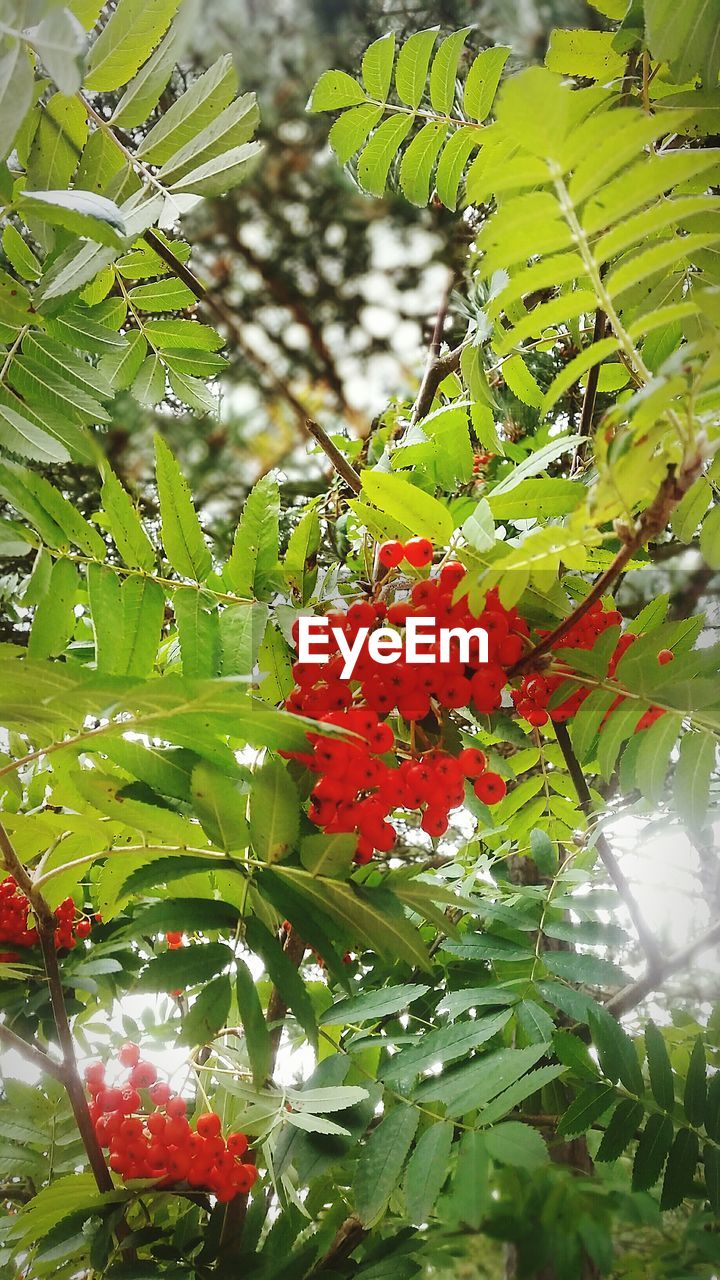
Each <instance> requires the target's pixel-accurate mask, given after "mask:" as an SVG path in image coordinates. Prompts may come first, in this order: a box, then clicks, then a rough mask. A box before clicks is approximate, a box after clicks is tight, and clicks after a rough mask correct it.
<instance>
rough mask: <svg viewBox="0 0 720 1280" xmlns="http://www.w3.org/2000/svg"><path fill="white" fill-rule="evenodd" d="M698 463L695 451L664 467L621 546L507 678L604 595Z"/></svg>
mask: <svg viewBox="0 0 720 1280" xmlns="http://www.w3.org/2000/svg"><path fill="white" fill-rule="evenodd" d="M702 463H703V458H702V455H701V454H700V453H697V454H696V455H695V456H694V457H693V458H692V459H691V460H690V461H687V462H685V464H684V465H683V467H682V470H681V471H680V472H679V473H676V469H675V466H674V465H672V466H669V467H668V470H667V475H666V476H665V479H664V480H663V482H662V484H661V485H660V488H659V489H658V492H657V493H656V495H655V497H654V499H653V501H652V502H651V503H650V506H649V507H646V508H645V510H644V511H643V513H642V515H641V516H640V517H639V519H638V520H637V521H636V524H635V528H634V529H633V530H631V531H624V541H623V545H622V547H621V548H620V550H619V551H618V553H617V555H616V556H615V558H614V559H613V561H612V563H611V564H610V565H609V566H608V568H607V569H606V570H605V572H604V573H601V574H600V576H599V577H598V578H597V580H596V581H595V583H594V585H593V586H592V588H591V589H590V591H589V592H588V594H587V595H586V596H585V599H584V600H581V601H580V603H579V604H578V605H577V606H576V607H575V608H574V609H573V611H572V613H569V614H568V616H567V618H564V619H563V621H562V622H560V623H558V625H557V626H556V627H555V629H554V630H553V631H550V632H548V634H547V635H546V636H544V637H543V639H542V640H540V641H539V642H538V643H537V644H536V645H534V646H533V648H532V649H530V650H529V651H528V653H526V654H525V655H524V656H523V657H522V658H520V659H519V661H518V662H516V663H515V664H514V666H512V667H510V669H509V675H510V676H511V677H514V676H519V675H523V674H524V673H525V672H526V671H529V670H532V669H533V667H534V666H535V664H536V663H537V661H538V659H539V658H542V657H543V655H544V654H546V653H549V652H550V650H551V649H553V648H554V647H555V645H556V644H557V642H558V641H559V640H562V638H563V636H565V635H567V633H568V631H571V630H572V628H573V627H574V626H575V624H576V622H579V621H580V619H581V618H582V617H584V616H585V614H586V613H587V612H588V610H589V609H591V608H592V606H593V605H594V604H595V602H596V601H597V600H600V599H601V598H602V596H604V595H605V592H606V591H608V590H609V588H610V587H611V586H612V584H613V583H614V582H615V581H616V579H617V578H619V577H620V575H621V573H623V572H624V570H625V567H626V565H628V564H629V562H630V560H632V557H633V556H634V555H635V552H636V551H639V550H640V548H641V547H644V546H645V544H646V542H649V541H650V540H651V538H654V537H657V535H658V534H659V533H660V532H662V530H663V529H664V528H665V526H666V525H667V522H668V520H669V519H670V516H671V515H672V513H673V511H674V510H675V507H676V506H677V504H678V503H679V502H680V499H681V498H682V497H683V495H684V494H685V493H687V491H688V489H689V488H690V486H691V484H692V483H693V482H694V480H695V479H696V478H697V476H698V474H699V472H700V469H701V467H702Z"/></svg>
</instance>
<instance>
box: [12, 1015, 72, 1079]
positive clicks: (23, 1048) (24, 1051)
mask: <svg viewBox="0 0 720 1280" xmlns="http://www.w3.org/2000/svg"><path fill="white" fill-rule="evenodd" d="M0 1043H2V1044H5V1045H7V1047H8V1049H14V1050H15V1052H16V1053H17V1054H19V1055H20V1057H22V1058H24V1059H25V1061H26V1062H30V1063H32V1065H33V1066H34V1067H37V1068H38V1070H39V1071H44V1072H45V1073H46V1074H47V1075H49V1076H52V1077H53V1079H54V1080H59V1081H60V1083H61V1084H64V1083H65V1072H64V1071H63V1068H62V1063H60V1062H55V1061H54V1059H53V1058H51V1057H49V1055H48V1054H47V1053H45V1052H44V1050H43V1049H38V1048H37V1046H36V1045H34V1044H29V1043H28V1041H27V1040H23V1039H22V1037H21V1036H18V1035H16V1034H15V1032H14V1031H11V1030H10V1028H9V1027H6V1026H5V1025H4V1023H2V1022H0Z"/></svg>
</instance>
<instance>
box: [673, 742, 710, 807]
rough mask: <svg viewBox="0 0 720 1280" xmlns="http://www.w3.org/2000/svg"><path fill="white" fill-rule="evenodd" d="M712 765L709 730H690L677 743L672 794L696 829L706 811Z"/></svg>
mask: <svg viewBox="0 0 720 1280" xmlns="http://www.w3.org/2000/svg"><path fill="white" fill-rule="evenodd" d="M714 768H715V740H714V738H713V737H712V735H711V734H709V733H698V732H694V731H691V732H690V733H686V734H685V735H684V737H683V739H682V741H681V743H680V757H679V759H678V762H677V764H676V766H675V781H674V787H673V797H674V800H675V804H676V806H677V809H678V812H679V813H680V815H681V817H682V818H684V819H685V821H686V822H687V823H688V825H689V826H690V827H692V828H693V829H695V830H698V829H699V828H700V827H701V826H702V824H703V822H704V820H705V815H706V813H707V806H708V797H709V794H710V776H711V774H712V772H713V770H714Z"/></svg>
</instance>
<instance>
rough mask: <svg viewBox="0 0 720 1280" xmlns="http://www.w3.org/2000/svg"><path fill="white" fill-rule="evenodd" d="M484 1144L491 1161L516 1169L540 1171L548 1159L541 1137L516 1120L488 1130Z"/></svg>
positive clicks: (535, 1131) (534, 1130)
mask: <svg viewBox="0 0 720 1280" xmlns="http://www.w3.org/2000/svg"><path fill="white" fill-rule="evenodd" d="M485 1144H486V1146H487V1149H488V1152H489V1153H490V1155H491V1156H492V1159H493V1160H497V1161H498V1162H499V1163H500V1164H509V1165H513V1167H515V1168H518V1169H530V1170H532V1169H541V1168H542V1166H543V1165H544V1164H547V1162H548V1160H549V1159H550V1156H549V1155H548V1149H547V1147H546V1146H545V1141H544V1139H543V1137H542V1135H541V1134H540V1133H538V1132H537V1130H536V1129H531V1128H530V1126H529V1125H527V1124H520V1123H519V1121H517V1120H508V1121H506V1123H505V1124H497V1125H494V1127H493V1128H492V1129H488V1131H487V1133H486V1134H485Z"/></svg>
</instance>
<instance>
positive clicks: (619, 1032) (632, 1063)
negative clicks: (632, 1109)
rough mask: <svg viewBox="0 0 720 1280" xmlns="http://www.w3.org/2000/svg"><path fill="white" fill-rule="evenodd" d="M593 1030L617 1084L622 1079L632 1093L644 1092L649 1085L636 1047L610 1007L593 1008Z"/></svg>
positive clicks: (607, 1072)
mask: <svg viewBox="0 0 720 1280" xmlns="http://www.w3.org/2000/svg"><path fill="white" fill-rule="evenodd" d="M590 1030H591V1031H592V1034H593V1040H594V1042H595V1045H596V1047H597V1050H598V1056H599V1058H600V1066H601V1068H602V1071H603V1073H604V1075H606V1076H607V1078H608V1080H611V1081H612V1083H613V1084H616V1083H617V1082H618V1080H621V1081H622V1083H623V1084H624V1085H625V1088H626V1089H628V1090H629V1091H630V1093H634V1094H637V1095H638V1096H641V1095H642V1094H643V1093H644V1091H645V1086H644V1082H643V1077H642V1071H641V1070H640V1063H639V1062H638V1058H637V1054H636V1052H635V1047H634V1045H633V1042H632V1040H631V1039H630V1037H629V1035H628V1034H627V1032H626V1031H624V1030H623V1028H622V1027H621V1026H620V1023H619V1022H617V1021H616V1019H615V1018H613V1016H612V1014H610V1013H607V1011H606V1010H597V1011H596V1010H594V1009H592V1010H591V1011H590Z"/></svg>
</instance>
